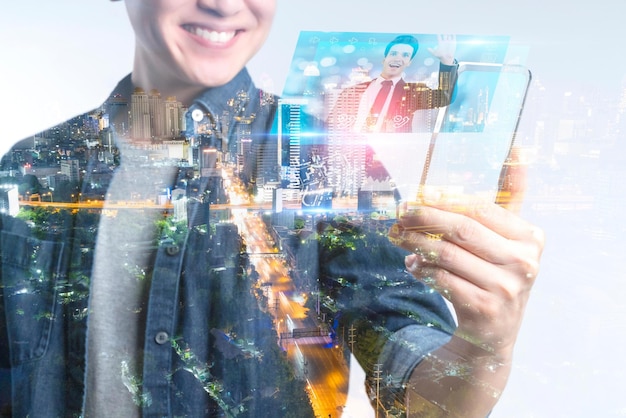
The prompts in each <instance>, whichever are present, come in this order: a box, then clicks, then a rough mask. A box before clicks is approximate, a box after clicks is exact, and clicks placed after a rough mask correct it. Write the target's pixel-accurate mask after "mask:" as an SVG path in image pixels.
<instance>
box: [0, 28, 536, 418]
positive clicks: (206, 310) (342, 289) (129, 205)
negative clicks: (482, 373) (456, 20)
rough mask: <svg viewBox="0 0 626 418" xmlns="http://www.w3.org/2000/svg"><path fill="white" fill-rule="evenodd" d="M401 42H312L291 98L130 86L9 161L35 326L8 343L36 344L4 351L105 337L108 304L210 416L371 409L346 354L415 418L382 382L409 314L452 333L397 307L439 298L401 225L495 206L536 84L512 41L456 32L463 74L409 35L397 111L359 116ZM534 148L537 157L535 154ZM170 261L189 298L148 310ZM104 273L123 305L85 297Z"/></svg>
mask: <svg viewBox="0 0 626 418" xmlns="http://www.w3.org/2000/svg"><path fill="white" fill-rule="evenodd" d="M398 35H400V34H384V33H328V32H302V33H301V36H300V39H299V41H298V43H297V46H296V50H295V53H294V59H293V62H292V65H291V68H290V73H289V77H288V79H287V83H286V85H285V89H284V92H283V94H282V95H281V96H280V97H279V96H276V95H273V94H270V93H267V92H264V91H262V90H258V89H256V88H252V87H249V86H247V85H246V84H245V83H241V88H237V89H235V90H234V91H232V92H229V96H227V97H223V100H221V102H220V103H216V102H215V101H214V100H213V99H211V100H208V99H207V100H204V101H202V100H201V101H200V102H194V103H190V104H183V103H182V102H180V101H179V100H178V99H177V98H176V97H164V96H162V95H161V93H160V92H159V91H158V90H155V89H152V88H151V86H132V85H130V83H129V82H128V81H127V82H126V83H125V82H124V81H123V82H121V83H120V85H119V86H118V88H116V90H115V91H114V92H113V94H112V95H111V96H110V97H109V98H108V99H107V100H106V102H105V103H104V104H103V105H102V106H100V107H98V108H97V109H94V110H92V111H91V112H88V113H86V114H83V115H80V116H77V117H75V118H72V119H71V120H68V121H67V122H65V123H62V124H59V125H58V126H55V127H54V128H51V129H49V130H46V131H44V132H41V133H39V134H37V135H35V136H33V137H30V138H26V139H25V140H23V141H22V142H20V143H18V144H16V145H15V146H14V147H13V148H12V150H11V151H10V152H9V153H8V154H6V155H5V156H4V158H3V159H2V161H1V162H0V171H1V177H0V186H1V189H0V210H1V211H2V213H3V214H4V215H7V216H4V217H3V221H2V222H4V223H6V224H7V225H8V224H11V225H12V226H13V224H12V223H15V225H14V228H15V230H19V229H20V228H22V229H24V230H28V231H29V232H28V234H26V233H24V236H28V237H31V238H28V239H20V234H13V233H5V232H3V234H2V238H1V239H2V248H3V252H2V258H3V259H5V260H8V261H10V262H9V263H8V264H9V265H11V264H12V265H13V267H12V268H15V273H14V275H13V276H12V278H11V281H10V282H5V283H4V289H3V293H4V301H3V303H4V304H5V306H4V307H5V311H7V312H9V311H11V308H12V306H13V305H12V304H15V307H14V311H15V312H13V314H15V315H16V316H17V317H20V318H23V319H25V322H23V323H22V324H28V326H24V325H20V327H19V328H20V329H16V330H10V331H7V330H6V329H0V332H1V333H3V334H6V333H7V332H13V333H15V332H17V337H13V338H14V340H16V341H30V342H33V341H34V343H35V344H34V346H35V347H36V348H35V349H34V350H21V349H20V348H19V347H14V346H11V347H6V346H5V345H6V344H5V343H0V350H9V349H10V353H11V354H10V355H11V356H12V358H15V359H16V361H24V362H26V361H29V360H30V359H34V358H37V357H38V356H40V355H41V353H42V352H43V351H44V350H45V349H46V347H45V345H46V343H44V342H42V341H43V338H42V337H41V335H43V334H45V333H46V332H47V330H48V328H49V327H50V324H51V323H53V322H58V321H66V322H67V323H70V324H71V326H68V329H71V330H72V333H70V334H69V335H67V336H66V338H67V341H66V343H65V344H67V346H68V347H72V346H73V345H76V344H85V342H84V338H81V336H82V335H84V333H85V332H86V329H87V326H88V321H94V322H93V323H94V324H100V325H98V326H102V327H107V326H113V325H115V324H108V323H107V318H110V317H111V316H112V315H113V314H112V312H115V318H117V319H116V321H124V318H133V319H132V320H130V319H129V320H128V323H129V324H130V323H137V324H140V325H137V326H138V327H139V326H141V327H144V328H146V329H154V332H153V335H154V337H153V338H154V340H155V341H156V343H157V344H158V345H159V346H163V345H167V346H169V347H171V353H172V354H171V355H172V356H173V357H174V359H173V360H172V361H173V364H175V367H174V372H173V373H172V374H171V375H168V376H167V377H166V379H165V380H166V381H167V382H168V384H170V385H171V388H172V389H171V390H173V391H176V390H182V389H179V388H183V387H188V386H187V385H188V383H187V382H188V381H194V383H195V385H196V387H197V389H196V390H197V391H198V393H199V394H200V395H198V396H202V397H207V398H208V399H209V402H208V403H209V404H210V405H211V407H210V410H209V411H205V413H206V415H207V416H223V417H255V418H256V417H276V416H281V417H294V418H306V417H338V416H342V414H343V416H346V417H349V416H355V417H357V416H364V415H359V414H360V412H358V410H354V411H351V410H349V409H348V408H347V407H346V403H347V400H348V383H349V378H350V372H349V369H350V362H351V361H352V359H354V358H356V359H357V360H358V363H359V364H360V367H362V369H363V370H364V372H365V376H366V377H365V379H366V385H365V387H364V389H363V391H364V393H365V403H366V404H367V405H368V407H369V408H373V409H374V410H375V411H376V414H377V415H376V416H381V417H382V416H385V417H404V416H406V408H407V406H406V404H405V398H404V396H403V387H402V385H403V382H400V381H398V380H397V378H396V376H393V375H392V374H391V373H388V372H386V370H387V368H386V367H385V363H386V362H389V359H385V358H384V356H385V354H384V353H385V352H386V351H385V350H386V349H385V347H386V345H387V343H388V341H389V340H390V339H391V338H392V336H393V332H394V331H395V330H396V329H397V328H398V327H399V326H400V323H402V324H404V321H418V322H420V323H423V324H427V326H428V327H433V328H439V329H441V330H443V331H445V332H448V333H450V332H451V329H452V328H451V327H453V324H452V322H451V320H450V319H449V318H447V317H440V316H438V315H436V314H433V315H432V316H429V314H428V313H427V312H423V311H413V310H411V307H410V306H409V305H408V304H403V303H402V300H400V299H401V297H400V296H397V295H403V294H407V293H411V292H416V293H418V294H423V295H426V296H427V295H428V294H431V293H432V292H433V290H432V289H430V288H428V287H427V286H425V285H423V284H421V283H417V282H416V281H415V279H414V278H413V277H412V276H411V275H410V274H408V273H407V272H406V271H405V267H404V256H405V255H406V253H405V252H404V250H401V249H399V248H397V247H395V246H393V245H391V244H390V242H389V238H388V231H389V228H390V227H392V225H394V224H395V223H396V221H397V218H398V216H399V214H400V213H401V212H402V211H403V210H406V208H407V205H409V206H410V205H411V204H412V203H414V202H415V201H417V200H418V198H417V197H418V196H419V193H420V190H422V188H423V187H428V186H432V187H450V188H453V189H454V190H456V191H458V192H460V193H462V192H468V191H469V192H471V193H476V194H482V193H487V196H489V197H490V198H491V199H494V198H495V196H496V192H498V191H500V192H501V191H502V189H503V188H505V186H506V184H505V183H506V176H505V175H504V174H503V173H505V172H506V170H504V168H506V166H507V163H508V162H509V161H510V158H511V155H510V150H511V146H512V143H513V141H514V139H515V134H516V130H517V128H518V122H519V118H520V115H523V116H522V117H524V113H523V112H522V109H523V107H524V101H525V99H526V93H527V88H528V86H529V84H530V83H531V77H530V72H529V71H528V70H526V69H525V68H524V66H523V58H524V57H523V53H520V54H519V55H515V56H514V57H513V58H514V59H513V61H514V63H513V64H512V65H510V64H509V61H511V60H512V58H511V55H510V54H511V53H512V52H511V48H510V45H509V43H508V39H507V38H505V37H474V36H457V43H458V46H457V51H456V60H457V61H458V64H459V73H458V75H454V79H451V78H450V76H449V74H448V73H446V71H445V69H444V68H443V66H441V67H440V63H439V62H438V60H436V59H433V58H432V57H431V56H430V54H429V52H428V48H429V46H430V47H433V46H434V45H435V44H436V35H413V36H415V37H416V38H417V39H418V40H419V44H420V48H419V50H418V52H417V56H416V57H415V58H414V64H413V65H412V66H411V67H410V68H408V69H407V70H406V71H405V73H404V75H403V78H404V80H405V81H406V83H407V86H409V85H410V86H411V87H410V88H409V87H406V88H405V91H406V92H407V93H406V94H405V95H404V96H403V98H402V103H399V104H398V106H399V108H402V109H404V110H402V112H404V113H402V112H400V111H398V113H397V114H396V115H395V116H394V117H393V118H388V119H385V120H383V118H382V117H380V118H378V117H377V116H378V115H376V117H374V119H372V116H371V115H366V116H363V115H360V113H362V112H361V111H360V110H359V109H360V107H361V106H362V105H361V102H360V100H361V95H363V94H364V91H365V89H366V87H365V86H367V85H368V83H369V82H371V81H372V80H373V79H375V78H376V77H377V75H378V74H379V73H380V71H381V68H380V67H381V64H380V62H381V61H382V57H384V56H385V54H386V52H385V47H386V45H387V44H388V43H389V42H390V41H392V40H393V39H394V38H395V37H396V36H398ZM457 77H458V79H457ZM433 91H436V92H439V91H444V93H442V95H441V97H440V96H439V95H437V94H433V93H432V92H433ZM447 93H450V97H449V98H448V101H449V102H446V100H445V97H446V96H445V94H447ZM442 97H444V98H442ZM392 100H393V99H392ZM386 106H387V109H389V108H390V107H391V106H392V104H387V105H386ZM406 109H410V111H409V110H406ZM361 119H362V120H361ZM359 123H362V124H363V127H362V128H361V127H358V126H357V125H358V124H359ZM523 145H524V146H525V147H526V151H527V152H529V154H532V152H533V146H535V145H536V144H535V143H534V142H533V141H526V142H525V143H524V144H523ZM409 156H411V158H410V159H409V158H408V157H409ZM105 235H106V238H105ZM58 236H63V237H65V242H66V244H65V245H58V244H57V241H58V240H57V239H56V238H55V237H58ZM5 248H12V249H11V251H8V250H4V249H5ZM183 249H185V250H184V251H182V250H183ZM183 252H184V256H183V254H182V253H183ZM161 255H163V257H161ZM164 257H169V258H164ZM163 260H166V261H163ZM172 263H173V264H172ZM170 269H178V270H176V271H178V272H179V273H177V274H176V275H175V276H176V278H172V279H171V283H170V282H168V283H167V284H164V285H162V286H164V288H163V289H161V291H163V292H165V293H167V292H169V290H168V289H170V290H171V292H174V293H170V294H175V295H176V298H177V301H178V302H177V304H176V306H169V305H168V304H166V303H163V304H160V305H155V303H156V302H153V301H151V302H150V304H148V303H146V298H145V295H148V294H149V295H152V294H153V293H154V292H156V291H155V286H157V284H156V283H157V282H156V280H153V278H155V277H156V276H157V275H167V274H170V273H169V271H170ZM23 271H27V272H28V274H24V273H23ZM4 274H5V275H6V274H7V273H6V272H4ZM100 276H102V277H105V276H106V277H108V278H109V279H110V280H109V283H110V284H108V285H106V286H104V287H103V288H101V289H100V292H101V294H109V295H110V294H113V295H117V296H116V303H114V304H111V303H109V302H106V301H103V300H99V298H98V297H97V296H95V295H96V293H94V290H93V288H92V290H91V295H90V292H89V289H90V286H92V284H95V282H94V283H92V281H93V280H94V277H95V278H98V277H100ZM172 277H174V276H172ZM188 277H194V280H186V279H185V278H188ZM111 280H112V282H111ZM159 286H161V285H159ZM385 295H390V296H389V297H390V298H394V297H397V298H398V301H397V302H396V303H395V305H393V306H394V309H396V312H394V315H392V316H387V315H386V314H385V315H383V314H382V313H381V311H382V310H384V309H386V307H383V308H381V303H382V302H380V298H382V299H384V297H385ZM18 299H19V300H20V302H19V303H18V302H17V301H18ZM153 299H154V298H153ZM23 300H27V301H29V302H28V303H26V304H24V302H23ZM198 300H203V301H204V302H203V303H202V304H203V307H202V308H201V313H200V314H198V313H197V312H196V311H195V310H194V309H196V307H195V304H196V302H197V301H198ZM88 302H89V305H88ZM24 306H27V308H26V309H25V308H24ZM153 310H162V311H163V312H165V313H164V314H163V315H167V312H170V311H171V312H172V314H171V315H170V316H171V318H173V319H172V321H174V322H175V325H172V326H171V327H170V328H169V329H165V328H163V329H161V328H159V327H158V326H156V325H155V327H154V328H151V327H152V326H153V323H152V321H153V314H152V313H151V312H152V311H153ZM120 312H121V313H120ZM191 312H194V313H191ZM396 316H397V318H396ZM396 322H397V323H396ZM89 324H92V322H89ZM9 326H10V325H9ZM90 326H91V325H90ZM122 328H124V329H121V330H120V329H119V327H117V328H116V331H115V332H116V335H117V336H118V338H119V340H124V339H130V340H132V341H135V344H137V343H138V344H140V346H143V345H145V346H147V344H148V341H145V340H147V338H148V337H146V336H145V335H144V334H146V335H148V334H147V333H142V332H137V329H136V328H133V326H129V327H122ZM0 340H2V341H6V340H7V339H6V338H4V335H0ZM206 341H209V343H208V344H207V343H206ZM94 344H99V345H98V347H99V348H98V349H100V348H102V347H104V348H102V349H103V350H104V349H105V348H107V347H108V350H110V352H111V353H113V354H111V356H110V357H108V358H107V359H106V360H105V361H108V362H109V363H105V364H109V365H110V369H111V372H112V373H113V374H115V375H117V376H120V377H121V379H122V380H123V382H124V386H125V389H124V390H125V391H126V393H127V394H130V395H131V397H132V401H133V402H134V403H135V404H137V405H139V406H141V407H144V406H145V407H149V406H150V405H153V404H158V403H159V402H161V399H160V398H159V396H158V394H154V393H152V392H150V391H147V390H143V385H144V381H147V380H148V379H157V378H158V376H157V375H158V374H159V373H161V372H162V371H160V370H158V369H155V368H151V367H150V362H151V361H152V356H154V355H156V354H154V353H151V352H149V350H148V349H146V350H145V351H144V352H142V353H141V354H138V353H136V352H132V351H126V350H124V349H123V348H120V347H122V345H121V344H119V342H116V341H96V342H95V343H94ZM398 344H400V343H398ZM27 345H28V346H30V347H32V346H33V345H32V344H27ZM91 349H92V348H90V347H82V351H85V350H86V351H87V352H91V351H89V350H91ZM408 349H410V348H407V350H408ZM78 351H80V350H78ZM71 360H72V363H71V364H65V365H63V367H65V368H66V370H67V371H66V373H65V376H66V377H65V379H64V381H63V382H61V383H62V384H63V385H66V386H67V388H68V390H67V391H68V393H73V394H74V395H76V399H75V401H74V403H75V405H74V406H75V407H76V411H79V410H80V407H81V402H82V397H81V396H79V395H78V394H82V392H81V390H82V389H80V384H79V383H78V382H81V381H82V379H83V376H84V375H85V373H87V376H89V372H88V371H87V372H85V361H84V358H75V359H71ZM450 373H462V371H458V370H452V371H450ZM72 388H73V389H74V390H73V391H72ZM68 397H71V395H68ZM70 403H71V402H70ZM370 405H371V406H370Z"/></svg>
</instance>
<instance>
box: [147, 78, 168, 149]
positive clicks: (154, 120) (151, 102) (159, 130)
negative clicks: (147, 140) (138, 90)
mask: <svg viewBox="0 0 626 418" xmlns="http://www.w3.org/2000/svg"><path fill="white" fill-rule="evenodd" d="M148 108H149V113H150V133H151V137H152V138H160V137H162V136H163V135H164V132H165V115H164V113H165V108H164V106H163V100H162V99H161V94H160V93H159V91H158V90H156V89H152V90H150V95H149V96H148Z"/></svg>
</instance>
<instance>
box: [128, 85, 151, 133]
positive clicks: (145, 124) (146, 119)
mask: <svg viewBox="0 0 626 418" xmlns="http://www.w3.org/2000/svg"><path fill="white" fill-rule="evenodd" d="M150 119H151V118H150V101H149V98H148V95H147V94H146V92H145V91H144V90H143V89H142V88H139V87H136V88H135V91H134V92H133V94H132V95H131V97H130V135H131V137H132V138H133V139H148V138H152V130H151V124H150Z"/></svg>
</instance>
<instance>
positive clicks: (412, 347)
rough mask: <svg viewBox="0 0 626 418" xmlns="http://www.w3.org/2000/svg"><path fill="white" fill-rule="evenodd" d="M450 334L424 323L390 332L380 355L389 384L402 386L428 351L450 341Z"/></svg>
mask: <svg viewBox="0 0 626 418" xmlns="http://www.w3.org/2000/svg"><path fill="white" fill-rule="evenodd" d="M450 338H451V335H450V334H448V333H447V332H444V331H442V330H441V329H438V328H433V327H429V326H426V325H417V324H415V325H409V326H406V327H404V328H402V329H400V330H399V331H397V332H395V333H394V334H392V336H391V337H390V338H389V339H388V341H387V343H386V344H385V345H384V347H383V350H382V352H381V355H380V362H381V364H382V371H383V375H384V376H387V383H388V385H389V386H393V387H395V388H400V387H402V386H403V385H404V384H405V383H406V382H408V380H409V378H410V377H411V373H413V370H414V369H415V367H417V365H418V364H419V362H420V361H422V359H423V358H424V356H426V355H427V354H428V353H430V352H432V351H434V350H436V349H438V348H439V347H441V346H443V345H444V344H446V343H447V342H448V341H450Z"/></svg>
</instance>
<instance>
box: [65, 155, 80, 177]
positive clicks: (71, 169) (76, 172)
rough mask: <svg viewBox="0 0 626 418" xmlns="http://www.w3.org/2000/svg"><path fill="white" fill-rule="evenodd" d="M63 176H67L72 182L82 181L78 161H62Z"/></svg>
mask: <svg viewBox="0 0 626 418" xmlns="http://www.w3.org/2000/svg"><path fill="white" fill-rule="evenodd" d="M61 174H63V175H66V176H67V178H68V180H69V181H71V182H78V181H80V167H79V163H78V160H77V159H69V160H63V161H61Z"/></svg>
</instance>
